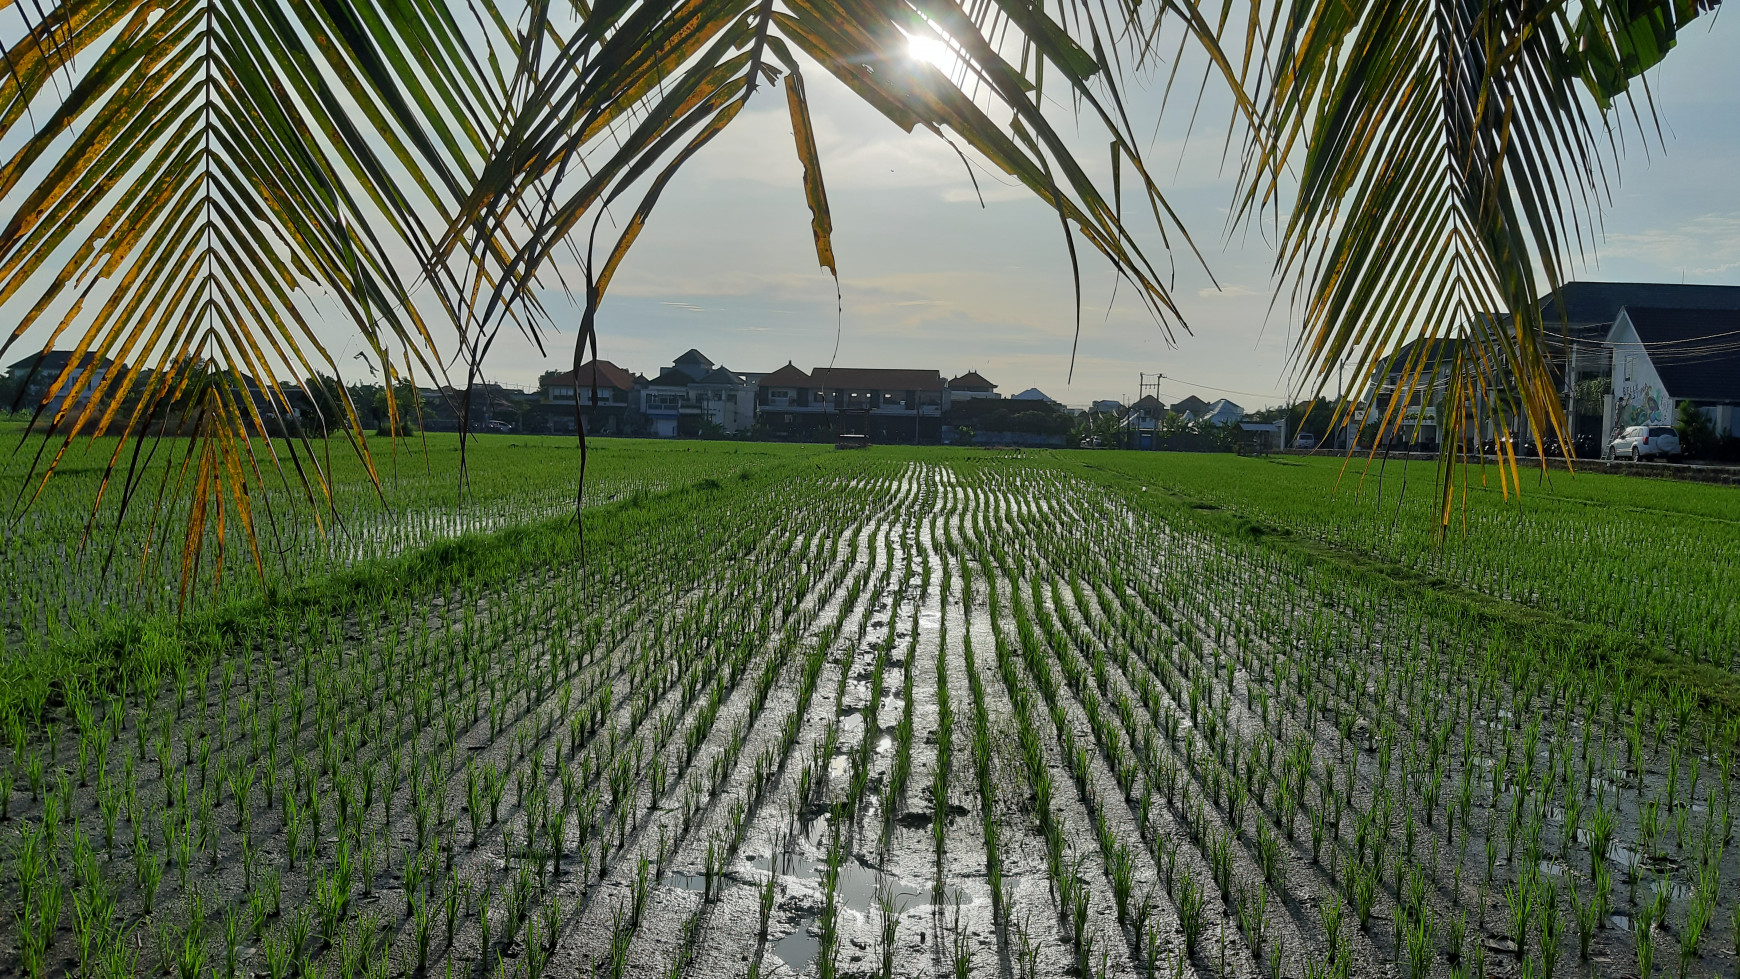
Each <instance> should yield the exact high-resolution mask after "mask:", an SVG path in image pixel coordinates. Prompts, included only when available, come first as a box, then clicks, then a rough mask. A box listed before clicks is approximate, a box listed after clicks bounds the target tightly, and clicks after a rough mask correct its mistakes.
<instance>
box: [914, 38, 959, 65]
mask: <svg viewBox="0 0 1740 979" xmlns="http://www.w3.org/2000/svg"><path fill="white" fill-rule="evenodd" d="M906 53H907V56H908V57H910V58H911V59H912V60H914V61H923V62H927V63H929V64H933V65H935V66H937V67H938V68H941V69H942V70H943V71H949V70H951V69H952V68H954V66H955V63H956V58H955V53H954V51H952V50H950V48H949V46H948V45H947V44H945V43H943V42H942V41H941V40H938V39H937V38H934V37H921V36H916V35H915V36H913V37H909V38H907V39H906Z"/></svg>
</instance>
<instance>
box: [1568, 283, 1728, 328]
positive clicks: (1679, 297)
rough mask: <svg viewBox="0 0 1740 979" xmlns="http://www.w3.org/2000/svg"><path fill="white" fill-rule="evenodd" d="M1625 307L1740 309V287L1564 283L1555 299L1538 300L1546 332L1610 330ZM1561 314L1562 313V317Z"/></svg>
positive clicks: (1678, 284) (1680, 284) (1677, 284)
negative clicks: (1566, 326)
mask: <svg viewBox="0 0 1740 979" xmlns="http://www.w3.org/2000/svg"><path fill="white" fill-rule="evenodd" d="M1627 306H1636V307H1647V308H1650V309H1740V286H1707V285H1688V284H1684V283H1674V282H1567V283H1565V284H1564V286H1562V287H1561V288H1560V289H1559V292H1558V295H1557V297H1555V296H1554V294H1553V293H1551V292H1549V293H1547V294H1546V295H1545V296H1542V297H1541V317H1542V319H1543V320H1544V321H1545V323H1546V325H1547V327H1548V329H1549V331H1550V330H1552V329H1553V328H1555V327H1558V326H1560V325H1561V324H1564V323H1569V324H1570V325H1571V326H1573V327H1576V326H1594V325H1599V326H1601V327H1602V332H1603V333H1605V328H1606V327H1609V326H1612V325H1613V321H1614V320H1616V319H1618V318H1619V311H1620V310H1621V309H1623V308H1625V307H1627ZM1561 310H1562V313H1561Z"/></svg>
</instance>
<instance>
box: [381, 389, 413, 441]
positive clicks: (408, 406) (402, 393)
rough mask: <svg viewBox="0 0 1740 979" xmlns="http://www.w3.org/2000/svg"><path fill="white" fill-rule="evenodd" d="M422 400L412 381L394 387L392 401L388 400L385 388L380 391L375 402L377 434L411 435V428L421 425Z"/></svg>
mask: <svg viewBox="0 0 1740 979" xmlns="http://www.w3.org/2000/svg"><path fill="white" fill-rule="evenodd" d="M421 398H422V396H421V395H419V394H418V393H417V388H416V385H414V384H412V383H411V382H410V381H400V382H399V383H397V384H395V385H393V397H392V399H391V400H389V399H388V398H387V390H386V389H385V388H382V389H381V390H380V391H378V392H377V393H376V394H375V401H374V405H375V426H376V429H375V434H377V435H401V436H403V435H410V434H411V427H412V426H413V425H417V424H419V423H420V418H419V416H420V414H421V410H420V409H421V404H420V401H421Z"/></svg>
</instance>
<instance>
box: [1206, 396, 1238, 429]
mask: <svg viewBox="0 0 1740 979" xmlns="http://www.w3.org/2000/svg"><path fill="white" fill-rule="evenodd" d="M1243 417H1245V410H1244V409H1243V408H1241V407H1239V406H1238V405H1236V404H1233V403H1232V402H1231V401H1228V400H1227V399H1225V398H1221V399H1219V400H1218V401H1212V402H1210V403H1209V404H1208V406H1207V407H1206V408H1204V409H1203V412H1202V414H1201V415H1198V416H1197V418H1196V421H1197V422H1198V423H1200V424H1204V425H1231V424H1233V423H1234V422H1237V421H1238V420H1239V419H1241V418H1243Z"/></svg>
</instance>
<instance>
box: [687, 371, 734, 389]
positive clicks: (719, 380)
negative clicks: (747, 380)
mask: <svg viewBox="0 0 1740 979" xmlns="http://www.w3.org/2000/svg"><path fill="white" fill-rule="evenodd" d="M695 383H696V384H712V385H721V384H723V385H736V386H738V387H741V386H743V383H744V381H743V378H741V377H738V376H737V375H736V374H734V373H732V372H731V371H728V370H726V369H725V368H723V367H715V368H713V369H712V370H710V371H708V372H707V373H705V374H703V375H702V376H701V378H700V379H699V380H697V381H696V382H695Z"/></svg>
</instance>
